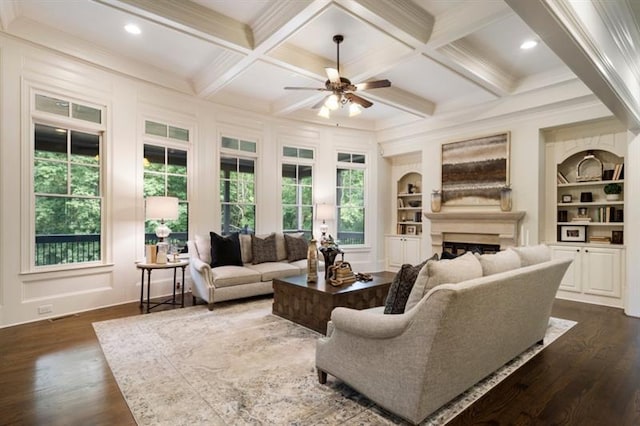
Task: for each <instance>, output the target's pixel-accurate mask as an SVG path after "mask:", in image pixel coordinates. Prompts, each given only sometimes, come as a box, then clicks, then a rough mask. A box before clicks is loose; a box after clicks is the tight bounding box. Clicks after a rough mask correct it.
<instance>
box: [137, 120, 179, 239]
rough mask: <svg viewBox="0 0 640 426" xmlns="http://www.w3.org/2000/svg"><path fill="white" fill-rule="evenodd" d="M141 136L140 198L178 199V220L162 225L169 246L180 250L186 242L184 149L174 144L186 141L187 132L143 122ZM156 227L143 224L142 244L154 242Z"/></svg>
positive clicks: (155, 223)
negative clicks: (142, 190)
mask: <svg viewBox="0 0 640 426" xmlns="http://www.w3.org/2000/svg"><path fill="white" fill-rule="evenodd" d="M145 134H146V136H147V138H146V139H148V141H149V143H145V144H144V160H143V162H144V164H143V168H144V197H145V198H146V197H152V196H161V197H162V196H167V197H177V198H178V200H179V201H178V207H179V211H178V219H177V220H174V221H167V222H166V225H167V226H168V227H169V229H171V235H169V244H172V245H175V246H177V248H178V250H181V249H183V248H184V246H186V244H187V240H188V239H189V198H188V171H189V170H188V150H187V149H181V148H179V147H177V146H176V145H177V144H176V143H175V142H176V141H179V142H184V141H187V142H188V140H189V130H188V129H182V128H179V127H173V126H169V125H166V124H161V123H156V122H153V121H148V120H147V121H145ZM150 136H159V137H161V138H164V139H166V141H163V140H159V139H158V138H151V137H150ZM185 138H186V139H185ZM151 139H154V140H153V143H151ZM182 145H184V144H182ZM157 226H158V222H157V221H155V220H146V221H145V231H144V232H145V243H152V244H153V243H155V242H156V241H157V237H156V233H155V229H156V227H157Z"/></svg>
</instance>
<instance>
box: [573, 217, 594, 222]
mask: <svg viewBox="0 0 640 426" xmlns="http://www.w3.org/2000/svg"><path fill="white" fill-rule="evenodd" d="M571 222H585V223H589V222H591V218H590V217H588V216H587V217H581V216H576V217H572V218H571Z"/></svg>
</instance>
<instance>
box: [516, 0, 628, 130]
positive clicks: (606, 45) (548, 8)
mask: <svg viewBox="0 0 640 426" xmlns="http://www.w3.org/2000/svg"><path fill="white" fill-rule="evenodd" d="M506 3H507V4H508V5H509V6H510V7H511V8H512V9H513V10H514V11H515V12H516V13H517V14H518V15H519V16H520V18H522V19H523V20H524V21H525V22H526V23H527V25H529V27H531V28H532V29H533V30H534V31H535V32H536V33H537V34H538V35H539V36H540V37H541V38H542V40H543V41H544V42H545V44H546V45H547V46H549V48H550V49H551V50H553V51H554V53H555V54H556V55H558V57H559V58H560V59H562V61H563V62H564V63H565V64H566V65H567V66H568V67H569V68H571V70H572V71H573V72H574V73H575V74H576V75H577V76H578V77H579V78H580V79H581V80H582V81H583V82H584V83H585V84H586V85H587V86H588V87H589V88H590V89H591V90H592V91H593V93H595V94H596V96H598V98H599V99H600V100H601V101H602V102H603V103H604V104H605V105H606V106H607V107H608V108H609V109H610V110H611V112H613V114H614V115H615V116H616V117H617V118H618V119H619V120H620V121H621V122H623V123H624V124H625V125H626V126H627V128H629V129H631V130H634V131H639V130H640V70H639V68H640V65H639V64H638V63H637V58H638V54H637V46H639V45H640V31H639V29H638V25H637V22H636V21H635V19H634V16H635V11H634V8H633V6H631V5H630V4H629V3H628V2H627V1H616V2H575V3H574V2H571V3H569V2H565V1H558V0H544V1H542V0H541V1H533V2H532V1H520V0H506Z"/></svg>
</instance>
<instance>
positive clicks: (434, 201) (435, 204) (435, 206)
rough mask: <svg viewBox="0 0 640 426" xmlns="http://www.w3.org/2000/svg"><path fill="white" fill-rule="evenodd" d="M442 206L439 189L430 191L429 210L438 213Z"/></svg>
mask: <svg viewBox="0 0 640 426" xmlns="http://www.w3.org/2000/svg"><path fill="white" fill-rule="evenodd" d="M441 208H442V193H441V192H440V191H433V192H432V193H431V211H432V212H434V213H438V212H439V211H440V209H441Z"/></svg>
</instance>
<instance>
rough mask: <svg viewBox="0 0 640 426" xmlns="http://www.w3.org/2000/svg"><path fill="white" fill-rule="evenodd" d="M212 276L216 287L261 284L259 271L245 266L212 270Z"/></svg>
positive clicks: (220, 267)
mask: <svg viewBox="0 0 640 426" xmlns="http://www.w3.org/2000/svg"><path fill="white" fill-rule="evenodd" d="M211 276H212V277H213V285H215V286H216V287H230V286H234V285H241V284H249V283H255V282H260V273H259V272H258V271H255V270H253V269H250V268H245V267H243V266H219V267H217V268H214V269H212V270H211Z"/></svg>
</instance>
